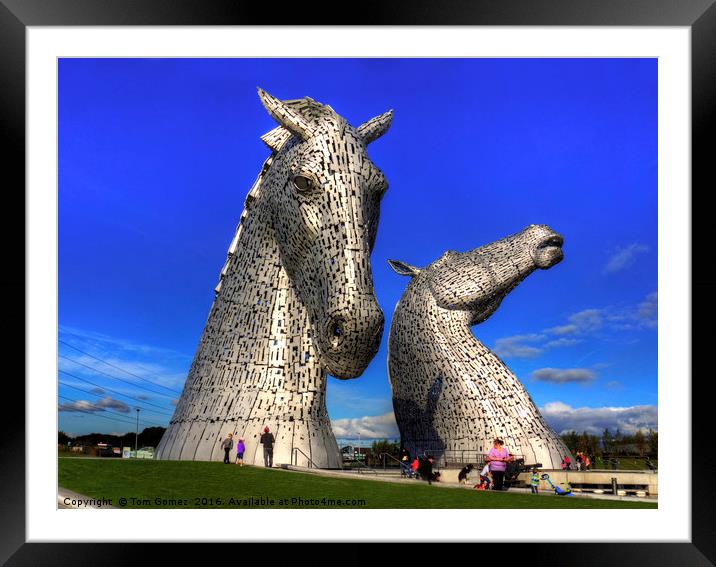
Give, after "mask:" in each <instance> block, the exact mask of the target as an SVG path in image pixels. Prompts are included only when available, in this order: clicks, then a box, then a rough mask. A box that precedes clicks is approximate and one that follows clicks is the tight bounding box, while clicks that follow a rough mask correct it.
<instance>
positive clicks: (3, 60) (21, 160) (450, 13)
mask: <svg viewBox="0 0 716 567" xmlns="http://www.w3.org/2000/svg"><path fill="white" fill-rule="evenodd" d="M714 2H715V0H670V1H667V0H602V1H600V2H595V1H593V0H592V1H589V0H551V1H549V0H512V1H509V0H505V1H502V2H496V1H494V0H492V1H490V0H459V1H455V0H453V1H449V2H442V3H439V2H432V1H431V0H409V1H408V0H386V1H385V2H379V1H377V0H369V1H363V2H360V3H359V4H356V5H355V6H356V9H355V11H353V12H348V11H345V10H343V9H339V6H338V5H337V4H336V3H324V2H322V1H319V2H312V3H310V6H309V5H307V4H306V3H296V4H294V5H293V6H291V5H286V6H284V5H281V7H280V9H276V10H268V9H266V6H265V5H263V3H259V2H253V3H250V2H246V1H239V0H211V1H207V0H205V1H201V0H174V1H172V2H163V1H161V0H0V85H1V86H0V117H1V122H0V124H1V129H0V132H2V136H3V138H4V141H5V142H6V143H5V144H4V146H5V150H4V151H3V152H2V154H0V160H2V172H3V174H4V177H5V178H6V179H7V178H8V174H9V175H10V179H9V180H8V181H7V182H6V184H5V191H4V202H5V211H6V212H10V211H12V214H6V215H5V219H3V220H4V222H3V223H1V224H2V230H3V236H4V238H3V242H4V243H5V250H4V252H5V258H4V260H5V262H4V265H5V268H6V269H5V270H3V276H2V278H1V279H0V286H1V290H2V293H3V297H4V298H5V299H6V300H5V301H4V302H3V303H4V310H3V312H4V314H5V316H6V317H5V321H6V325H5V327H6V328H7V329H12V331H13V332H12V333H10V334H9V336H8V337H7V339H6V343H5V344H6V349H7V350H6V352H7V353H8V354H9V353H19V352H24V348H23V347H24V332H23V331H24V328H25V319H24V309H23V307H24V305H22V304H21V302H20V301H18V298H19V297H24V299H25V302H28V301H32V298H30V297H27V295H26V293H25V275H24V274H25V270H24V266H25V251H24V247H21V246H20V245H19V244H18V242H19V240H20V237H19V236H18V235H19V234H23V233H22V232H21V231H22V229H23V226H22V222H23V221H22V220H21V219H24V215H19V214H17V211H19V210H21V211H23V212H24V211H25V205H24V191H23V190H22V189H21V188H24V184H25V95H26V93H25V49H26V44H25V37H26V28H27V27H28V26H97V25H104V26H109V25H111V26H121V25H138V26H139V25H266V24H270V25H282V24H292V25H300V24H310V25H317V24H320V25H345V24H351V25H463V26H464V25H470V26H477V25H511V26H514V25H530V26H534V25H551V26H687V27H690V29H691V41H692V44H691V56H692V58H691V65H692V69H691V77H692V192H691V198H692V246H693V250H692V275H691V276H692V305H695V306H696V307H697V309H696V310H694V312H693V319H692V337H691V338H692V365H693V371H692V374H693V379H692V380H691V384H690V387H691V393H692V454H693V456H694V461H693V462H692V463H691V464H688V465H686V464H684V463H683V462H682V461H681V460H680V459H679V457H678V448H676V447H674V448H670V447H662V448H661V449H662V454H663V455H664V457H663V461H664V462H667V463H669V465H668V466H673V467H677V468H679V469H683V471H682V472H683V475H684V476H685V475H691V477H692V479H693V481H694V482H693V487H694V488H693V494H684V495H683V497H684V498H690V499H691V510H692V518H691V529H692V540H691V543H620V544H599V543H584V544H580V543H562V544H518V545H517V546H515V545H513V544H509V546H510V548H511V550H510V554H512V553H514V554H515V556H516V557H519V558H520V559H519V561H520V562H527V563H530V564H549V565H575V564H576V565H600V566H603V565H676V564H681V565H713V564H715V563H716V537H714V534H715V533H716V530H714V528H715V527H716V521H715V518H716V512H714V510H715V508H716V506H715V504H716V499H715V498H714V496H715V492H716V483H714V482H713V480H712V479H711V475H712V473H711V471H713V467H714V456H713V449H712V447H713V443H709V441H710V439H709V438H708V437H707V435H708V423H707V416H708V415H709V410H711V409H712V408H711V406H712V402H711V401H710V397H709V394H708V387H709V382H710V380H709V378H710V377H709V376H708V375H707V374H704V373H702V374H701V375H699V374H697V372H696V369H697V368H698V365H697V364H696V363H697V362H698V361H701V362H702V363H704V364H703V365H702V366H703V367H704V368H706V366H705V363H706V356H707V354H706V353H708V352H709V346H711V345H709V344H708V343H707V341H710V336H711V333H708V332H706V333H703V332H702V333H698V332H697V327H698V325H697V321H699V320H700V321H701V322H702V323H706V322H707V320H709V319H711V316H712V314H713V312H714V309H713V305H714V296H716V263H715V262H713V261H711V257H712V255H713V253H712V251H711V249H710V248H711V243H710V240H709V238H708V237H709V233H708V232H707V230H708V229H707V221H709V220H711V219H710V218H709V217H710V208H709V206H708V205H707V204H706V202H705V195H706V194H707V192H708V190H709V189H712V188H713V187H714V186H716V183H714V175H713V172H712V171H713V170H712V168H713V165H712V163H711V162H713V156H712V155H710V154H711V152H710V151H709V150H708V148H709V147H710V144H709V143H708V142H709V141H710V138H711V137H712V136H713V132H714V131H716V5H715V4H714ZM344 13H350V14H351V18H350V21H347V20H345V19H344V18H343V17H341V14H344ZM688 190H689V188H688V187H684V191H688ZM699 203H700V205H701V206H698V205H699ZM15 218H16V219H20V225H21V226H18V225H17V224H16V223H13V222H12V221H13V220H14V219H15ZM711 222H713V221H711ZM8 315H10V317H9V318H8V317H7V316H8ZM13 319H14V321H13ZM8 320H9V321H10V323H7V321H8ZM49 320H52V319H51V318H50V319H49ZM12 323H14V324H12ZM10 358H12V357H11V356H7V355H6V360H8V359H10ZM15 360H16V361H20V362H19V363H18V362H16V365H17V366H19V367H20V368H19V369H18V370H20V371H22V372H23V374H24V362H23V360H24V359H23V358H21V357H20V356H18V355H17V354H16V355H15ZM18 374H19V372H14V373H13V372H10V371H6V376H5V378H6V387H8V386H9V385H8V382H12V381H14V383H15V386H16V387H17V391H16V392H12V391H9V392H7V391H6V395H7V396H11V397H12V398H13V399H12V403H6V404H5V408H4V409H3V412H2V413H0V419H1V420H2V431H3V432H4V434H5V442H4V443H3V446H2V451H0V460H1V462H2V468H1V469H0V470H2V475H1V480H2V481H1V482H0V510H1V511H2V513H1V514H0V522H1V525H2V530H1V531H0V534H1V535H0V561H3V562H5V561H6V563H5V564H7V565H10V566H15V565H64V564H76V563H77V561H78V558H83V559H84V560H88V559H89V560H90V561H91V559H90V558H96V562H97V563H99V562H101V563H103V564H109V565H112V564H125V565H126V564H127V563H128V561H135V562H136V561H137V560H140V559H141V560H143V561H147V560H148V561H152V562H157V561H161V562H162V563H163V564H166V563H169V562H171V561H173V560H174V561H176V560H177V559H178V560H179V563H180V564H182V563H184V561H183V560H181V556H180V555H179V554H182V555H184V554H185V553H186V550H185V546H178V545H176V544H171V545H152V544H137V545H138V546H140V547H141V549H137V546H135V545H127V544H101V543H92V544H79V543H74V544H70V543H68V544H49V543H47V544H41V543H25V540H26V538H25V521H26V512H25V496H26V486H25V472H26V471H25V450H26V449H25V447H26V438H25V409H24V408H25V393H24V388H22V387H21V385H20V383H19V380H18V379H17V376H18ZM688 378H689V377H684V387H686V388H688V387H689V379H688ZM20 400H22V403H21V402H20ZM48 441H49V443H50V446H52V440H33V443H32V444H31V445H32V447H31V450H46V449H43V448H42V447H46V446H48ZM672 454H673V455H674V456H673V460H671V459H670V458H669V456H670V455H672ZM515 514H516V515H518V514H519V513H518V512H517V511H516V512H515ZM269 528H270V529H271V530H272V531H273V530H274V528H273V527H269ZM269 528H267V529H269ZM475 529H476V530H478V529H479V526H475ZM275 533H276V534H277V536H278V537H280V536H281V535H282V532H281V531H280V530H277V531H276V532H275ZM506 533H507V532H506ZM558 533H559V529H558V528H557V529H555V530H554V532H553V535H557V536H558ZM284 535H290V534H284ZM77 539H81V534H78V535H77ZM482 545H490V547H483V548H479V551H478V550H477V549H476V550H473V549H470V550H465V549H461V548H462V546H451V550H452V553H458V554H460V555H462V556H465V553H468V554H476V555H475V556H474V558H475V560H477V559H478V558H480V557H481V558H482V559H481V560H483V561H487V560H488V559H486V558H487V556H488V555H489V554H490V553H492V552H493V550H495V547H494V546H495V545H505V544H482ZM80 547H81V548H80ZM421 549H423V548H422V547H421V546H417V545H412V551H411V552H410V555H406V556H404V557H405V559H406V560H411V561H412V559H410V557H420V556H421V554H423V553H424V554H426V555H425V557H427V558H429V559H428V560H429V561H431V562H434V561H449V560H450V559H448V558H447V557H446V556H445V552H443V551H442V550H441V551H440V552H438V553H437V554H436V553H435V551H429V550H427V549H426V550H425V551H421ZM257 551H258V550H257ZM495 551H496V550H495ZM235 552H236V547H233V549H232V547H231V546H230V545H229V544H226V545H222V548H221V549H219V548H218V547H216V544H214V546H213V547H212V550H211V552H210V556H213V557H215V560H220V558H221V559H229V560H234V559H233V558H232V555H233V554H234V553H235ZM266 552H267V553H269V554H270V555H271V556H272V559H271V560H272V561H275V560H276V559H280V556H281V553H282V552H280V551H277V550H276V549H275V548H272V549H271V550H267V551H266ZM247 553H250V552H247V551H243V552H242V554H244V556H245V558H246V559H247V560H248V555H246V554H247ZM400 553H402V552H400ZM500 553H505V552H504V551H500ZM303 555H304V552H302V551H298V552H295V553H293V554H291V555H289V556H288V557H291V556H293V557H295V558H297V559H298V558H301V556H303ZM311 555H312V562H315V561H320V558H319V557H326V559H327V560H328V561H331V562H332V563H333V562H334V560H336V561H337V560H338V559H336V558H335V556H334V554H333V553H331V552H328V553H326V552H322V553H320V554H319V555H315V554H311ZM351 555H353V554H351ZM210 556H205V557H207V558H208V557H210ZM342 557H343V559H341V560H340V561H341V562H345V560H346V557H345V556H342ZM360 557H363V558H368V557H370V553H369V552H366V553H365V554H363V553H359V554H356V556H355V557H353V558H352V559H350V561H351V563H354V562H356V561H359V560H360ZM467 557H470V556H469V555H468V556H467ZM251 560H255V559H251ZM365 560H367V559H365ZM396 560H397V558H396ZM360 561H362V560H360ZM92 562H94V561H92Z"/></svg>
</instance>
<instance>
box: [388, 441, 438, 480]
mask: <svg viewBox="0 0 716 567" xmlns="http://www.w3.org/2000/svg"><path fill="white" fill-rule="evenodd" d="M398 459H399V460H400V476H402V477H407V478H417V479H422V480H426V481H427V482H428V484H432V483H433V482H437V481H438V480H440V473H439V472H436V471H433V462H434V461H435V459H434V457H433V456H432V455H427V456H425V457H423V458H422V459H421V458H420V457H415V458H414V459H412V460H411V458H410V451H408V450H407V449H405V448H402V449H401V450H400V454H399V455H398Z"/></svg>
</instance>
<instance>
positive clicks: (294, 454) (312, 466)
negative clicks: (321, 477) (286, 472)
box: [291, 447, 321, 469]
mask: <svg viewBox="0 0 716 567" xmlns="http://www.w3.org/2000/svg"><path fill="white" fill-rule="evenodd" d="M298 453H301V454H302V455H303V456H304V457H306V460H307V461H308V464H309V465H311V466H309V467H308V468H309V469H310V468H316V469H320V468H321V467H319V466H318V465H316V463H314V462H313V461H312V460H311V457H309V456H308V455H306V453H304V452H303V451H301V449H299V448H298V447H294V448H293V456H294V457H295V460H296V462H295V463H291V464H292V465H295V466H298Z"/></svg>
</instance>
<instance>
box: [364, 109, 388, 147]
mask: <svg viewBox="0 0 716 567" xmlns="http://www.w3.org/2000/svg"><path fill="white" fill-rule="evenodd" d="M392 122H393V111H392V110H389V111H388V112H384V113H383V114H381V115H380V116H376V117H375V118H371V119H370V120H368V122H364V123H363V124H361V125H360V126H358V128H356V132H357V133H358V136H359V137H360V138H361V139H362V140H363V142H364V143H365V144H366V145H368V144H370V143H371V142H372V141H373V140H377V139H378V138H380V137H381V136H382V135H383V134H385V133H386V132H387V131H388V128H390V124H391V123H392Z"/></svg>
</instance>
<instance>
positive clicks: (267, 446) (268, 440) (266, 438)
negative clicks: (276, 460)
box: [261, 427, 276, 468]
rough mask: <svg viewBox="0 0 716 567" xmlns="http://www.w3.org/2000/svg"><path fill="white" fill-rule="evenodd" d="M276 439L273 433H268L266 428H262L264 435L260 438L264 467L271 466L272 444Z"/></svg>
mask: <svg viewBox="0 0 716 567" xmlns="http://www.w3.org/2000/svg"><path fill="white" fill-rule="evenodd" d="M275 442H276V438H275V437H274V436H273V433H270V432H269V428H268V427H264V433H263V435H262V436H261V444H262V445H263V446H264V466H265V467H267V468H271V467H272V466H273V444H274V443H275Z"/></svg>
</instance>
